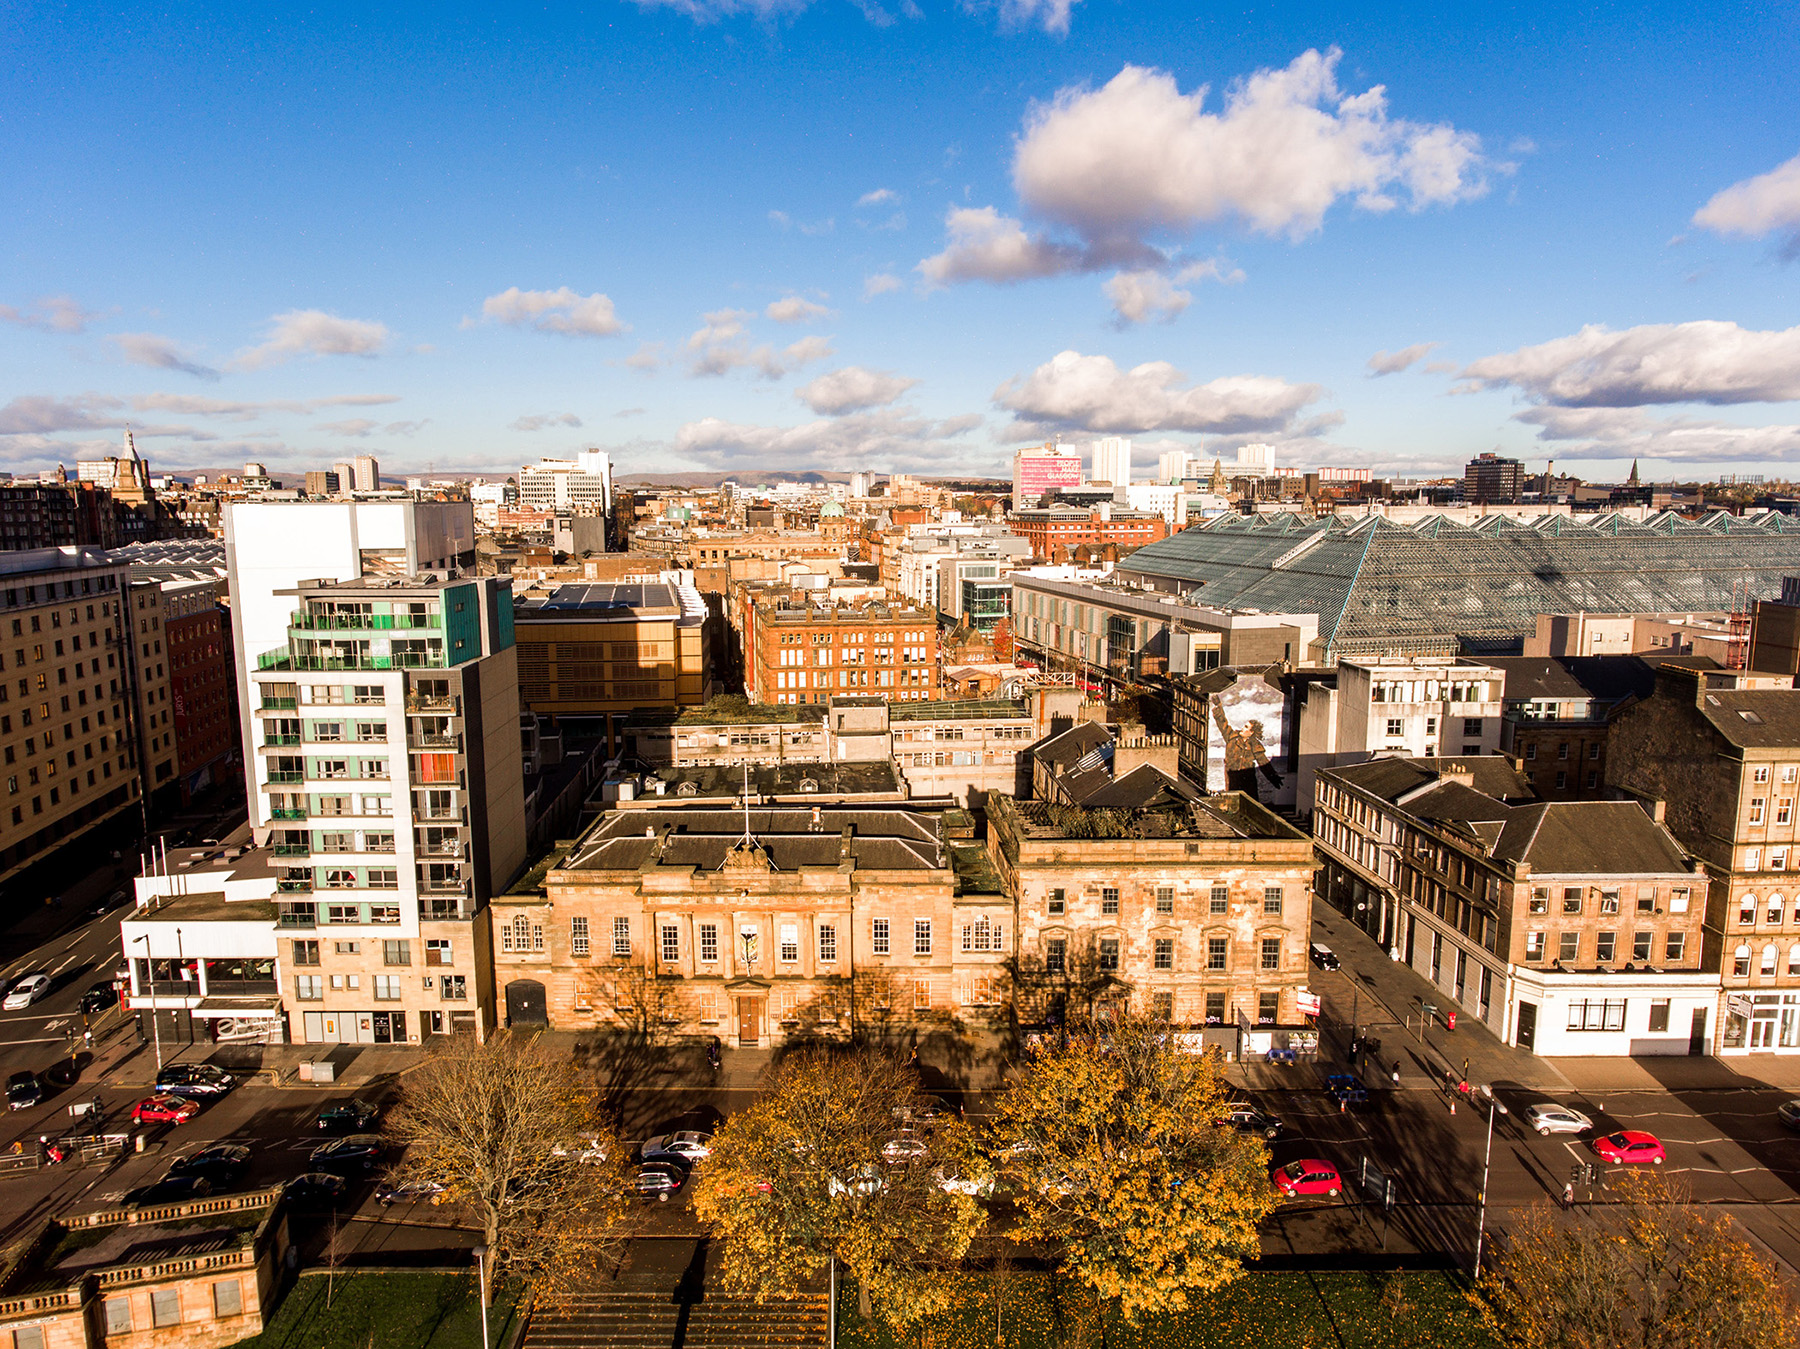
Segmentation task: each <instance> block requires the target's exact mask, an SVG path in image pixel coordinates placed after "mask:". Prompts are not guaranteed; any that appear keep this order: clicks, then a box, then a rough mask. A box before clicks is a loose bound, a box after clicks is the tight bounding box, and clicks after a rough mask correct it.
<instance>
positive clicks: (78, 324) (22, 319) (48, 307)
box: [0, 295, 100, 333]
mask: <svg viewBox="0 0 1800 1349" xmlns="http://www.w3.org/2000/svg"><path fill="white" fill-rule="evenodd" d="M99 317H100V316H99V315H98V314H96V313H93V312H92V311H90V310H86V309H83V308H82V307H81V306H80V305H79V304H77V303H76V302H75V300H74V298H73V297H71V296H68V295H46V296H44V297H43V298H42V299H38V300H33V301H32V302H31V303H30V304H29V305H27V306H26V307H25V308H24V309H15V308H14V307H13V306H12V305H9V304H0V323H16V324H18V325H19V326H20V327H21V328H41V329H43V330H44V331H45V332H52V333H79V332H82V331H84V330H85V329H86V328H87V326H88V324H89V323H91V322H93V321H94V320H95V319H97V318H99Z"/></svg>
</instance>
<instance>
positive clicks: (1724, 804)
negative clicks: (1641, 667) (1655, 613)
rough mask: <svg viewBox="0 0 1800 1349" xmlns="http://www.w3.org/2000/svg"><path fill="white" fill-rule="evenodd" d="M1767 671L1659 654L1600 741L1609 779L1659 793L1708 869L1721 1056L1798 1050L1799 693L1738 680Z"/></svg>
mask: <svg viewBox="0 0 1800 1349" xmlns="http://www.w3.org/2000/svg"><path fill="white" fill-rule="evenodd" d="M1767 678H1768V676H1760V677H1759V676H1746V675H1742V674H1737V673H1734V672H1732V671H1727V670H1706V669H1691V668H1683V667H1682V666H1680V665H1677V664H1669V663H1665V664H1664V665H1662V666H1661V667H1660V668H1659V669H1658V671H1657V678H1656V686H1655V692H1654V693H1653V694H1652V695H1651V696H1650V697H1648V698H1646V699H1644V700H1643V701H1642V702H1639V703H1636V704H1635V705H1633V706H1631V707H1628V708H1625V709H1624V710H1623V711H1621V712H1620V713H1619V714H1618V716H1617V717H1616V718H1615V719H1614V721H1613V726H1612V732H1611V734H1610V736H1609V737H1608V742H1607V757H1606V781H1607V784H1608V785H1609V786H1611V787H1612V788H1614V789H1615V790H1619V791H1623V792H1626V793H1629V794H1631V795H1632V796H1636V797H1640V798H1643V799H1645V800H1651V801H1655V800H1666V801H1667V802H1668V807H1667V811H1668V814H1667V819H1668V825H1669V829H1670V830H1671V831H1672V832H1673V833H1674V835H1675V837H1676V838H1678V839H1680V840H1681V842H1682V844H1683V845H1684V846H1685V847H1687V848H1688V849H1689V850H1691V851H1692V852H1693V853H1695V854H1696V855H1697V856H1698V857H1699V858H1700V860H1701V861H1702V862H1703V863H1704V864H1705V866H1706V870H1707V871H1708V872H1710V873H1711V875H1712V878H1713V883H1712V886H1711V889H1710V891H1709V895H1708V904H1707V922H1706V929H1707V944H1708V949H1707V954H1706V960H1707V965H1708V968H1710V969H1714V970H1717V971H1718V972H1719V977H1720V983H1721V991H1722V1003H1721V1006H1720V1009H1719V1016H1720V1018H1721V1021H1720V1026H1721V1032H1720V1035H1719V1046H1718V1047H1719V1051H1720V1052H1721V1053H1727V1054H1733V1053H1749V1052H1759V1053H1776V1054H1793V1053H1800V875H1796V874H1795V873H1796V872H1800V821H1797V820H1796V818H1795V809H1794V808H1795V802H1796V798H1800V690H1796V689H1791V688H1766V687H1764V688H1746V687H1740V685H1742V684H1744V683H1750V682H1758V681H1761V680H1766V679H1767ZM1783 678H1785V676H1783Z"/></svg>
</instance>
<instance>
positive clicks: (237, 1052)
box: [81, 1023, 425, 1092]
mask: <svg viewBox="0 0 1800 1349" xmlns="http://www.w3.org/2000/svg"><path fill="white" fill-rule="evenodd" d="M320 1060H325V1061H327V1062H329V1063H330V1064H331V1065H332V1068H333V1078H332V1080H331V1081H330V1082H319V1083H313V1082H303V1081H301V1080H300V1065H301V1064H302V1063H315V1062H318V1061H320ZM162 1061H163V1063H164V1064H170V1063H202V1062H207V1061H214V1062H217V1063H218V1064H219V1065H220V1066H221V1067H223V1068H225V1069H227V1070H228V1071H230V1072H232V1073H234V1074H236V1075H237V1076H238V1077H240V1078H242V1079H244V1080H245V1081H246V1083H247V1084H248V1085H253V1086H260V1087H282V1088H288V1087H297V1088H299V1089H301V1090H303V1091H312V1090H314V1089H315V1087H316V1088H317V1089H319V1090H321V1091H327V1092H331V1091H337V1092H341V1091H353V1092H354V1091H359V1090H361V1089H363V1088H365V1087H368V1086H369V1085H371V1084H372V1083H375V1082H377V1081H387V1080H391V1079H393V1078H397V1077H398V1076H399V1075H400V1074H401V1073H402V1072H404V1071H406V1070H407V1069H408V1068H414V1067H417V1066H418V1065H419V1064H421V1063H423V1062H424V1061H425V1060H424V1056H423V1055H422V1054H421V1053H420V1052H419V1047H418V1046H417V1045H229V1044H227V1045H217V1044H213V1043H211V1042H209V1041H206V1040H199V1041H196V1042H195V1043H194V1044H192V1045H190V1044H188V1043H187V1042H186V1041H179V1042H177V1043H174V1044H170V1043H168V1042H167V1041H165V1042H164V1043H163V1046H162ZM156 1074H157V1065H156V1047H155V1045H154V1044H152V1043H150V1042H147V1041H146V1042H142V1043H140V1042H139V1040H138V1038H137V1034H136V1032H135V1030H134V1029H132V1028H131V1026H130V1024H129V1023H127V1025H126V1028H125V1029H124V1031H123V1032H122V1033H121V1034H119V1035H118V1036H117V1037H116V1039H114V1040H112V1041H109V1042H106V1043H103V1044H102V1045H101V1046H100V1047H99V1048H98V1049H97V1050H96V1051H95V1056H94V1062H93V1063H92V1064H90V1065H89V1066H88V1068H87V1070H86V1071H85V1072H83V1073H82V1076H81V1080H82V1082H83V1083H87V1084H92V1085H98V1086H103V1087H117V1088H148V1087H150V1086H152V1085H153V1084H154V1083H155V1081H156Z"/></svg>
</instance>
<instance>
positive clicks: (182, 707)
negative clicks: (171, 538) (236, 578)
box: [163, 581, 238, 796]
mask: <svg viewBox="0 0 1800 1349" xmlns="http://www.w3.org/2000/svg"><path fill="white" fill-rule="evenodd" d="M224 584H225V583H224V582H223V581H217V582H208V581H190V582H169V583H167V584H165V585H164V587H163V591H164V594H163V622H164V628H163V632H164V638H165V640H166V641H167V643H168V653H169V655H168V659H169V705H170V710H171V712H172V713H173V715H174V727H175V754H176V766H177V767H176V771H177V772H178V773H179V774H180V777H181V781H182V792H183V795H184V796H185V795H187V794H188V793H190V792H192V791H194V790H197V789H198V788H201V787H204V786H206V785H207V784H208V783H209V782H210V781H216V780H218V779H220V778H222V777H227V776H229V775H230V774H229V765H230V764H231V763H232V761H233V760H234V759H235V758H236V755H237V747H238V719H237V692H236V690H237V684H236V679H235V676H234V674H233V669H234V666H233V662H232V659H231V626H230V624H229V623H227V622H226V620H225V610H224V609H223V608H221V607H220V605H219V591H220V590H221V589H222V588H223V586H224Z"/></svg>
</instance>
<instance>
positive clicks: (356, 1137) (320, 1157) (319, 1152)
mask: <svg viewBox="0 0 1800 1349" xmlns="http://www.w3.org/2000/svg"><path fill="white" fill-rule="evenodd" d="M382 1146H383V1145H382V1142H381V1137H380V1135H378V1134H350V1135H349V1136H348V1137H345V1138H335V1139H333V1140H332V1141H331V1142H329V1143H321V1144H319V1146H318V1147H316V1148H314V1149H313V1150H312V1156H311V1157H310V1158H309V1159H308V1161H307V1165H308V1166H309V1167H311V1168H312V1169H313V1170H314V1171H337V1172H344V1171H372V1170H374V1169H375V1163H377V1162H379V1161H380V1160H381V1152H382Z"/></svg>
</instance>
